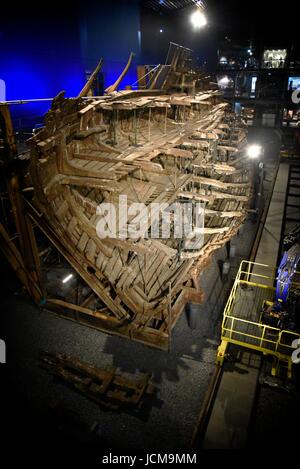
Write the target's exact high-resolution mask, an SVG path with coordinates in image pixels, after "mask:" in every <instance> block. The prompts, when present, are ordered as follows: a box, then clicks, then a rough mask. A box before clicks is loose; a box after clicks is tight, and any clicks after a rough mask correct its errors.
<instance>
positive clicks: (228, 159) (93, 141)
mask: <svg viewBox="0 0 300 469" xmlns="http://www.w3.org/2000/svg"><path fill="white" fill-rule="evenodd" d="M131 60H132V55H131V56H130V58H129V61H128V64H127V65H126V67H125V69H124V70H125V73H126V69H128V67H129V65H130V62H131ZM187 60H188V51H187V50H186V49H184V48H177V49H175V52H174V54H173V55H172V57H171V58H170V60H169V62H170V63H169V64H167V65H165V66H161V67H158V68H157V70H156V72H155V73H154V74H153V76H152V78H151V82H150V86H149V89H146V90H137V91H132V90H126V91H121V92H116V91H115V87H117V86H118V84H119V81H118V80H117V82H116V83H115V84H114V85H113V87H112V88H109V89H108V90H109V94H108V95H105V96H103V97H93V96H91V97H89V98H88V100H86V99H83V95H82V94H87V95H88V94H89V90H90V87H91V85H92V81H93V77H94V76H95V73H94V74H93V75H92V76H91V79H90V80H89V82H88V83H87V85H86V86H85V87H84V89H83V91H82V92H81V93H80V94H79V96H78V97H77V98H73V99H69V100H68V99H65V98H64V95H63V93H60V94H59V95H58V96H57V97H56V98H55V99H54V100H53V103H52V108H51V109H50V111H49V112H48V113H47V115H46V125H45V127H44V128H43V129H42V130H41V131H40V132H38V133H37V134H36V135H34V136H33V138H32V139H31V141H30V147H31V150H30V156H29V159H28V161H27V163H28V162H29V165H28V166H29V169H30V171H29V172H28V171H27V173H26V176H25V178H22V181H20V175H21V173H22V171H20V173H18V170H14V169H13V168H14V165H13V164H11V162H12V161H15V160H16V145H15V142H14V140H13V138H12V136H13V131H12V125H11V120H10V118H9V110H8V108H7V107H4V106H3V107H2V108H0V110H1V115H2V116H3V119H2V120H1V122H2V123H3V122H4V124H3V129H4V130H3V131H2V134H3V135H4V140H5V145H4V147H3V149H4V151H3V155H4V157H3V158H2V160H3V161H5V165H6V168H7V171H6V173H7V187H8V193H9V199H10V203H11V208H12V212H13V214H14V219H15V232H11V231H10V230H7V229H6V228H5V226H4V223H3V224H1V225H0V236H1V237H2V242H1V248H2V250H3V252H4V254H5V255H6V257H7V259H8V260H9V262H10V263H11V264H12V266H13V268H14V269H15V270H16V272H17V274H18V276H19V278H20V280H21V281H22V282H23V284H24V285H25V287H26V289H27V290H28V292H29V294H30V295H31V296H32V297H33V298H34V300H35V302H36V303H37V304H39V306H41V307H43V308H47V309H49V310H51V311H54V312H55V313H56V314H58V315H60V316H63V317H65V318H68V319H71V320H74V321H77V322H79V323H81V324H85V325H88V326H91V327H93V328H96V329H99V330H101V331H103V332H106V333H109V334H116V335H120V336H123V337H127V338H130V339H131V340H136V341H139V342H142V343H144V344H147V345H151V346H154V347H158V348H161V349H165V350H167V349H169V348H170V344H171V331H172V328H173V327H174V325H175V324H176V321H177V320H178V318H179V316H180V314H181V312H182V310H183V309H184V307H185V305H186V304H187V303H190V302H192V303H201V302H202V300H203V291H202V289H201V285H200V284H199V273H200V272H201V271H202V270H203V269H204V268H205V266H206V265H207V263H208V262H209V260H210V257H211V254H212V252H213V251H214V250H215V249H218V248H219V247H221V246H222V245H224V244H225V243H226V242H227V241H228V240H230V238H231V237H232V236H234V234H235V233H236V232H237V231H238V229H239V227H240V226H241V224H242V222H243V220H244V219H245V218H246V216H247V207H248V203H249V200H250V198H251V184H250V181H251V168H250V169H249V167H245V161H244V158H243V154H242V153H243V145H244V144H245V131H244V129H242V128H240V127H239V126H238V125H237V126H236V125H235V120H234V117H233V116H232V115H231V114H230V113H229V112H228V111H227V110H226V108H227V104H226V103H224V102H221V99H220V96H219V92H218V91H217V90H207V89H206V88H203V87H202V86H203V83H204V81H203V80H202V79H199V77H198V75H197V74H195V73H194V72H193V71H190V69H189V68H188V66H187V64H186V61H187ZM101 64H102V62H101V61H100V62H99V64H98V66H97V69H96V70H98V69H99V68H100V67H101ZM123 75H124V72H122V74H121V79H122V76H123ZM199 85H200V89H201V91H199ZM177 90H179V92H178V91H177ZM196 90H198V91H196ZM7 155H9V157H8V158H6V156H7ZM246 166H247V165H246ZM23 176H24V174H23ZM119 194H125V195H127V197H128V199H129V200H130V201H131V202H135V201H137V202H142V203H144V204H146V205H147V206H148V205H149V204H151V203H152V202H156V203H157V202H162V203H168V204H172V203H173V202H174V201H177V200H179V201H181V202H186V201H192V203H196V202H197V201H201V202H205V203H206V208H205V226H204V227H203V228H201V230H202V231H201V232H202V234H203V236H204V239H205V242H204V245H203V247H201V246H200V247H199V248H196V249H195V247H194V245H193V242H194V241H190V240H189V239H183V240H179V241H178V240H176V239H168V240H162V239H152V238H149V239H148V238H147V237H146V238H145V239H138V240H136V241H134V240H132V239H130V238H125V239H124V238H122V239H117V238H107V239H105V240H100V239H98V238H97V235H96V230H95V223H96V220H97V205H98V204H99V203H102V201H109V202H110V203H113V204H116V203H117V200H118V196H119ZM157 216H158V215H157V214H156V217H157ZM133 220H135V218H133ZM143 223H144V222H143ZM146 228H147V230H149V229H150V228H151V225H149V222H148V221H147V223H146ZM41 233H42V234H43V236H44V237H45V238H47V240H48V242H50V245H51V246H53V247H54V248H55V250H57V252H59V253H60V254H61V255H62V256H63V258H64V259H65V260H66V261H67V263H68V265H69V266H70V267H71V268H72V269H73V270H74V271H75V272H77V274H78V278H80V279H81V281H82V282H84V284H85V285H86V286H88V289H89V292H90V293H89V295H88V296H87V297H85V298H80V296H79V295H78V296H77V297H76V300H75V301H69V299H66V298H61V297H58V296H57V295H55V294H53V292H50V291H48V290H49V289H48V285H47V282H46V281H45V278H44V276H43V272H42V270H43V266H42V265H41V264H42V259H43V256H42V255H41V252H40V251H42V252H43V251H44V248H45V246H39V239H40V237H41ZM193 233H195V234H196V233H197V232H196V231H195V232H192V234H193ZM191 244H192V247H191ZM47 249H48V248H47Z"/></svg>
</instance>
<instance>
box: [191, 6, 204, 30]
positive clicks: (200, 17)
mask: <svg viewBox="0 0 300 469" xmlns="http://www.w3.org/2000/svg"><path fill="white" fill-rule="evenodd" d="M191 23H192V25H193V26H194V28H195V29H200V28H203V26H205V25H206V24H207V19H206V16H205V15H204V13H203V12H202V11H201V10H196V11H195V12H194V13H192V15H191Z"/></svg>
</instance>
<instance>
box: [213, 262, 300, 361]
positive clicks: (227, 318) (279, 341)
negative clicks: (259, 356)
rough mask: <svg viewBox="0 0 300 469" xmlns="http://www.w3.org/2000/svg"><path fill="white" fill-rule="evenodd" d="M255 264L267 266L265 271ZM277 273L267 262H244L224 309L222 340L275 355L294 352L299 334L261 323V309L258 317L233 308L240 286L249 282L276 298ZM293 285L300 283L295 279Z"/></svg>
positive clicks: (281, 355) (264, 268)
mask: <svg viewBox="0 0 300 469" xmlns="http://www.w3.org/2000/svg"><path fill="white" fill-rule="evenodd" d="M254 267H259V268H260V270H265V271H266V273H265V274H263V273H262V274H261V273H257V272H253V268H254ZM275 273H276V270H275V269H272V268H270V267H269V266H267V265H266V264H259V263H255V262H250V261H242V262H241V264H240V267H239V270H238V273H237V276H236V279H235V282H234V284H233V287H232V289H231V292H230V295H229V297H228V300H227V303H226V306H225V309H224V316H223V321H222V341H226V342H232V343H235V344H238V345H242V346H244V347H248V348H253V349H255V350H259V351H261V352H263V353H267V354H273V355H276V356H277V357H279V358H280V357H283V356H286V357H290V356H291V353H292V351H293V347H292V343H293V341H294V340H295V339H300V334H298V333H296V332H291V331H288V330H281V329H279V328H275V327H271V326H268V325H266V324H262V323H260V322H259V315H260V312H261V311H257V317H258V321H253V320H248V319H245V318H243V317H239V315H238V311H236V310H235V311H234V309H236V308H235V305H236V300H237V293H238V289H239V288H240V286H241V285H244V286H245V285H249V286H252V287H256V288H258V289H262V290H263V291H265V292H266V294H267V293H268V294H269V295H270V296H271V297H273V298H274V295H275V287H274V286H273V284H274V281H275V279H276V278H275ZM256 280H257V281H256ZM263 281H265V283H262V282H263ZM293 285H294V286H296V287H298V286H300V284H299V283H296V282H293ZM254 304H255V303H254ZM261 307H262V305H261ZM233 313H234V314H233ZM241 316H242V315H241Z"/></svg>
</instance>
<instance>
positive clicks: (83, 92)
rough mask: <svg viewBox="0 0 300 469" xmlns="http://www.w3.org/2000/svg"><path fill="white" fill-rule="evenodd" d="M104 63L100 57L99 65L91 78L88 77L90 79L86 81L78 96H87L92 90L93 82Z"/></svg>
mask: <svg viewBox="0 0 300 469" xmlns="http://www.w3.org/2000/svg"><path fill="white" fill-rule="evenodd" d="M102 64H103V59H100V60H99V63H98V65H97V67H96V68H95V70H94V71H93V73H92V74H91V76H90V78H89V79H88V81H87V82H86V84H85V85H84V87H83V88H82V90H81V91H80V93H79V95H78V98H82V96H87V95H88V92H89V91H90V89H91V87H92V86H93V83H94V81H95V80H96V78H97V75H98V73H99V72H100V70H101V68H102Z"/></svg>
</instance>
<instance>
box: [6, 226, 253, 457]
mask: <svg viewBox="0 0 300 469" xmlns="http://www.w3.org/2000/svg"><path fill="white" fill-rule="evenodd" d="M255 228H256V225H254V224H252V223H251V222H247V223H246V225H245V226H244V227H243V229H242V233H241V234H240V235H239V237H237V240H235V243H236V244H237V248H236V257H235V258H234V260H233V262H232V268H231V272H230V275H229V278H228V280H227V282H226V283H223V282H222V280H221V277H220V263H221V262H222V260H224V259H225V257H226V249H225V248H223V249H220V250H219V251H216V253H215V255H214V256H213V259H212V263H211V265H210V266H209V267H208V268H207V269H206V270H205V272H204V273H203V274H202V279H201V282H202V286H203V288H204V290H205V301H204V303H203V304H202V305H200V306H192V310H193V314H194V315H195V325H194V327H195V328H194V329H191V328H189V326H188V322H187V317H186V314H182V316H181V317H180V319H179V321H178V322H177V324H176V327H175V328H174V330H173V333H172V346H171V352H170V353H167V352H163V351H160V350H156V349H151V348H149V347H146V346H143V345H141V344H138V343H134V342H130V341H128V340H126V339H122V338H119V337H114V336H108V335H105V334H103V333H101V332H98V331H96V330H93V329H90V328H87V327H83V326H80V325H78V324H76V323H73V322H71V321H67V320H64V319H60V318H57V317H56V316H54V315H53V314H51V313H48V312H46V311H43V312H40V311H39V310H38V308H37V307H36V306H34V305H33V304H32V303H31V301H30V299H28V298H26V297H23V296H20V295H19V294H12V293H11V292H10V291H9V289H6V291H5V292H4V293H3V294H2V308H1V309H2V314H3V315H5V317H6V325H7V337H6V342H7V361H8V363H10V362H11V364H13V377H12V378H11V386H12V387H13V388H14V389H18V390H19V391H20V392H21V393H23V394H24V395H25V396H26V397H27V402H28V403H29V405H32V406H33V407H35V408H36V410H37V411H38V409H42V410H43V409H45V408H46V407H47V406H48V407H49V405H50V406H53V405H54V406H57V405H58V406H60V407H65V408H67V409H69V410H71V411H72V412H74V413H75V414H76V417H77V421H78V423H79V422H80V423H81V424H83V425H84V432H85V433H87V429H89V428H91V427H92V425H93V424H94V423H97V424H98V435H99V437H100V439H101V440H103V441H109V444H110V445H111V446H113V447H118V448H119V447H121V448H145V447H147V448H151V449H153V450H162V449H164V450H167V449H176V448H187V449H188V448H189V446H190V442H191V438H192V434H193V429H194V426H195V423H196V419H197V415H198V413H199V409H200V407H201V403H202V401H203V398H204V395H205V392H206V389H207V386H208V383H209V379H210V376H211V374H212V372H213V369H214V363H215V357H216V348H217V346H218V343H219V337H220V321H221V316H222V310H223V305H224V302H225V300H226V298H227V296H228V292H229V290H230V287H231V283H232V279H233V278H234V275H235V273H236V270H237V268H238V265H239V262H240V260H241V259H242V258H245V257H247V255H248V252H249V249H250V246H251V243H252V241H253V236H254V232H255ZM10 286H11V284H10ZM39 350H47V351H51V352H65V353H68V354H72V355H74V356H77V357H80V358H81V359H82V360H85V361H87V362H90V363H92V364H94V365H97V366H99V367H108V366H115V367H117V368H118V369H119V370H122V371H126V372H132V373H134V372H136V371H138V370H143V371H147V372H150V373H152V376H153V379H152V380H153V382H154V383H156V384H157V385H158V386H159V396H158V397H159V399H156V400H153V402H151V401H148V408H147V409H146V410H145V412H144V413H143V414H142V415H141V416H140V417H137V416H136V415H131V414H128V413H116V412H114V411H106V410H102V409H100V408H99V407H98V406H97V405H96V404H94V403H92V402H90V401H88V400H87V399H85V398H84V397H82V396H81V395H79V394H78V392H76V391H75V390H72V389H71V388H69V387H67V386H66V385H65V384H63V383H61V382H58V381H56V380H54V379H53V378H52V377H51V376H50V375H49V374H48V373H47V372H46V371H44V370H42V369H40V368H39V364H38V353H39ZM73 430H74V428H73ZM84 432H82V431H80V430H79V431H78V434H79V439H80V438H81V437H83V438H86V436H87V435H83V434H82V433H84Z"/></svg>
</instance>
